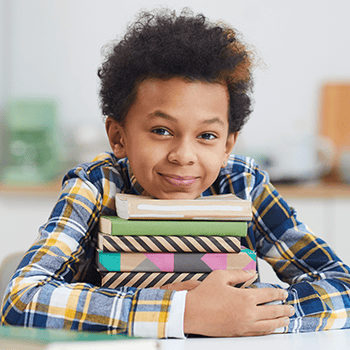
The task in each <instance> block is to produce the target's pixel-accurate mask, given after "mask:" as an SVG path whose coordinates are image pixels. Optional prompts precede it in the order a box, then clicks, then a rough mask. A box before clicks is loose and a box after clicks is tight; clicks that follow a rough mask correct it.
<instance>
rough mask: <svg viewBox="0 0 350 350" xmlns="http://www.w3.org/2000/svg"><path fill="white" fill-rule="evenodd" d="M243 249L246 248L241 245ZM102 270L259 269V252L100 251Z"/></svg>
mask: <svg viewBox="0 0 350 350" xmlns="http://www.w3.org/2000/svg"><path fill="white" fill-rule="evenodd" d="M242 248H243V247H242ZM96 262H97V268H98V270H99V271H100V272H107V271H114V272H195V273H197V272H208V273H209V272H212V271H215V270H233V269H240V270H256V253H255V252H254V251H252V250H250V249H247V248H243V249H241V251H240V253H117V252H114V253H108V252H103V251H98V252H97V256H96Z"/></svg>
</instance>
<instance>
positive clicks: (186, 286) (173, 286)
mask: <svg viewBox="0 0 350 350" xmlns="http://www.w3.org/2000/svg"><path fill="white" fill-rule="evenodd" d="M200 284H201V282H200V281H193V280H189V281H184V282H176V283H169V284H165V285H164V286H161V287H160V289H166V290H177V291H180V290H188V291H190V290H192V289H194V288H196V287H198V286H199V285H200Z"/></svg>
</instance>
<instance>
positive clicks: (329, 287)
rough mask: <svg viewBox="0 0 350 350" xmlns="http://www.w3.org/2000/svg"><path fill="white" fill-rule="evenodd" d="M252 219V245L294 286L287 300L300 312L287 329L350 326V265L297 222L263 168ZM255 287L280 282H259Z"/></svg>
mask: <svg viewBox="0 0 350 350" xmlns="http://www.w3.org/2000/svg"><path fill="white" fill-rule="evenodd" d="M252 202H253V221H252V223H251V224H250V226H249V229H248V237H247V244H248V246H249V247H250V248H251V249H255V250H256V251H257V254H258V256H259V257H260V258H262V259H264V260H266V261H267V262H268V263H269V264H270V265H271V266H272V267H273V269H274V270H275V272H276V274H277V276H278V277H279V278H280V279H281V280H282V281H284V282H286V283H288V284H290V287H289V288H287V291H288V292H289V296H288V299H287V300H286V303H287V304H290V305H293V306H294V308H295V315H294V316H292V317H291V319H290V324H289V325H288V326H287V327H286V328H284V329H283V330H282V331H283V332H309V331H320V330H327V329H339V328H350V317H349V315H350V269H349V267H348V266H347V265H345V264H344V263H343V262H342V261H341V260H340V259H339V258H338V256H337V255H336V254H335V253H334V252H333V251H332V249H331V248H330V247H329V246H328V245H327V244H326V243H325V242H324V241H323V240H322V239H321V238H319V237H317V236H315V235H314V234H313V232H311V230H310V229H309V228H308V227H307V226H306V225H304V224H303V223H301V222H300V221H298V219H297V213H296V211H295V210H294V209H292V208H289V206H288V205H287V203H286V202H285V201H284V200H283V199H282V198H281V196H280V195H279V193H278V192H277V191H276V189H275V188H274V187H273V186H272V185H271V183H270V182H269V179H268V176H267V174H266V173H264V172H260V171H257V175H256V184H255V186H254V189H253V190H252ZM254 287H257V288H263V287H274V288H281V287H280V286H278V285H271V284H266V283H256V284H255V285H254Z"/></svg>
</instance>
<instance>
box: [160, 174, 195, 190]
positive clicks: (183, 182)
mask: <svg viewBox="0 0 350 350" xmlns="http://www.w3.org/2000/svg"><path fill="white" fill-rule="evenodd" d="M162 176H163V178H164V179H165V180H166V181H167V182H169V183H170V184H171V185H173V186H178V187H189V186H191V185H193V184H194V183H195V182H196V181H197V179H198V177H196V176H177V175H164V174H162Z"/></svg>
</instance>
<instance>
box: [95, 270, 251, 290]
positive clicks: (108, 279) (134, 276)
mask: <svg viewBox="0 0 350 350" xmlns="http://www.w3.org/2000/svg"><path fill="white" fill-rule="evenodd" d="M101 275H102V282H101V287H105V288H113V289H114V288H118V287H135V288H151V287H161V286H163V285H165V284H169V283H175V282H183V281H188V280H196V281H204V279H205V278H206V277H207V276H208V275H209V273H206V272H202V273H191V272H186V273H180V272H107V273H101ZM257 278H258V274H256V275H255V276H253V278H251V279H250V280H249V281H247V282H244V283H240V284H236V285H235V286H234V287H236V288H245V287H248V286H249V285H251V284H252V283H253V282H254V281H255V280H256V279H257Z"/></svg>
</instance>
